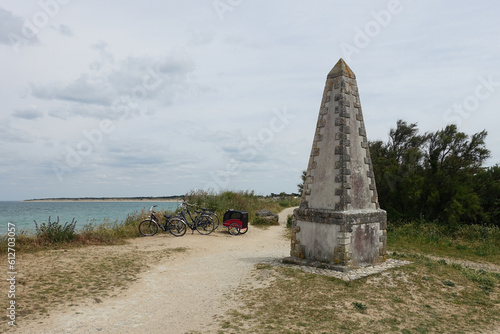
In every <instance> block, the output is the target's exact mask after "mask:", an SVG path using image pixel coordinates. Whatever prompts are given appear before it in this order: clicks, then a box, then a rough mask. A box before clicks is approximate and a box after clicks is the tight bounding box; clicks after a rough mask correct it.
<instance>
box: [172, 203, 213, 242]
mask: <svg viewBox="0 0 500 334" xmlns="http://www.w3.org/2000/svg"><path fill="white" fill-rule="evenodd" d="M190 206H194V205H192V204H189V203H187V202H186V201H184V202H182V204H181V211H180V213H179V215H178V216H176V217H178V218H180V219H182V220H183V222H184V224H185V225H186V226H188V227H189V228H190V229H191V230H192V233H194V230H196V231H198V233H200V234H205V235H206V234H210V233H212V232H213V231H214V230H215V229H216V228H217V226H218V225H219V224H218V221H219V220H218V218H217V225H216V224H215V220H214V218H213V216H214V215H215V216H216V217H217V215H216V214H215V213H214V212H212V211H208V210H207V209H203V210H201V211H199V210H194V214H192V213H191V211H189V207H190ZM188 218H189V219H188ZM190 221H191V222H190Z"/></svg>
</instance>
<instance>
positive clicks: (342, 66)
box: [327, 58, 356, 79]
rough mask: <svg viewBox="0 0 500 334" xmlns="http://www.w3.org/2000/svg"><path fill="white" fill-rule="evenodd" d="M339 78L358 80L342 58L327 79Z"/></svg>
mask: <svg viewBox="0 0 500 334" xmlns="http://www.w3.org/2000/svg"><path fill="white" fill-rule="evenodd" d="M339 76H346V77H349V78H352V79H356V75H355V74H354V72H353V71H352V70H351V69H350V68H349V66H348V65H347V64H346V63H345V61H344V59H342V58H340V59H339V61H338V62H337V64H335V66H334V67H333V68H332V70H331V71H330V73H328V76H327V78H328V79H331V78H335V77H339Z"/></svg>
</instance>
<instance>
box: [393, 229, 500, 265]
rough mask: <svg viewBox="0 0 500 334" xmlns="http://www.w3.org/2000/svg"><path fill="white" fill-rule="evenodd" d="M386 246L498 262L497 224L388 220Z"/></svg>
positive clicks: (395, 249)
mask: <svg viewBox="0 0 500 334" xmlns="http://www.w3.org/2000/svg"><path fill="white" fill-rule="evenodd" d="M387 247H388V248H389V249H391V250H394V251H397V252H413V253H422V254H429V255H435V256H446V257H452V258H460V259H467V260H471V261H481V262H484V261H486V262H491V263H494V264H500V228H499V227H498V226H482V225H444V224H438V223H436V222H426V221H415V222H409V223H402V222H389V223H388V227H387Z"/></svg>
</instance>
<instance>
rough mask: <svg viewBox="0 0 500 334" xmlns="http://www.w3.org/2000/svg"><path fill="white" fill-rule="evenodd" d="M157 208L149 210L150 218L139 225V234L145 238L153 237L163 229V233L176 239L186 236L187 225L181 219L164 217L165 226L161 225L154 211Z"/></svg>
mask: <svg viewBox="0 0 500 334" xmlns="http://www.w3.org/2000/svg"><path fill="white" fill-rule="evenodd" d="M155 207H156V205H153V206H152V207H151V208H149V218H147V219H145V220H143V221H142V222H141V223H140V224H139V233H141V234H142V235H143V236H153V235H155V234H156V233H157V232H158V228H161V229H162V230H163V231H165V232H167V231H168V232H170V233H172V235H174V236H176V237H181V236H183V235H184V234H186V231H187V227H186V226H187V225H186V223H185V222H184V220H182V219H181V218H180V217H177V216H172V215H170V216H167V215H163V217H165V224H164V225H162V224H160V222H159V221H158V218H157V217H156V215H155V212H154V211H153V208H155Z"/></svg>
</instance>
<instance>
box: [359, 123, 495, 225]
mask: <svg viewBox="0 0 500 334" xmlns="http://www.w3.org/2000/svg"><path fill="white" fill-rule="evenodd" d="M486 135H487V133H486V131H481V132H479V133H476V134H474V135H473V136H471V137H469V136H468V135H467V134H465V133H463V132H459V131H458V129H457V127H456V125H453V124H452V125H448V126H446V127H445V128H444V129H442V130H438V131H436V132H434V133H425V134H419V131H418V127H417V124H416V123H411V124H408V123H406V122H404V121H402V120H398V121H397V123H396V128H395V129H391V130H390V131H389V141H388V142H387V143H383V142H382V141H375V142H370V143H369V145H370V153H371V158H372V163H373V169H374V173H375V180H376V182H377V190H378V195H379V202H380V206H381V207H382V208H384V209H385V210H387V213H388V217H389V219H418V218H426V219H429V220H440V221H442V222H449V223H463V222H467V223H476V222H485V221H486V219H487V217H489V216H488V215H487V214H486V213H485V210H486V207H488V208H491V210H495V208H498V206H495V204H494V203H495V201H493V202H491V201H485V200H484V199H483V198H482V196H485V193H484V192H486V191H487V190H486V188H487V187H486V185H484V186H483V188H481V189H482V191H483V192H481V191H479V190H478V189H477V180H475V178H476V175H477V174H478V173H480V172H481V171H482V170H483V169H482V167H481V166H482V164H483V162H484V160H485V159H486V158H488V157H489V150H487V149H486V146H485V142H484V140H485V138H486ZM495 172H497V171H496V170H495V171H491V175H490V174H488V175H483V176H482V177H483V178H484V179H485V180H489V179H490V178H494V177H498V174H495ZM497 173H498V172H497ZM488 210H489V209H488ZM492 215H493V216H494V215H495V214H492Z"/></svg>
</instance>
